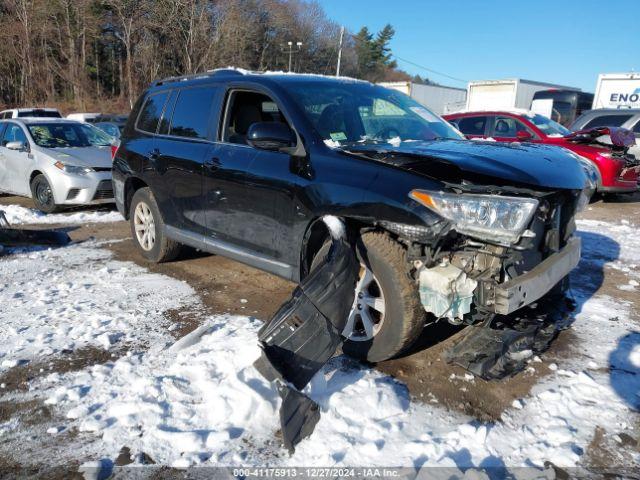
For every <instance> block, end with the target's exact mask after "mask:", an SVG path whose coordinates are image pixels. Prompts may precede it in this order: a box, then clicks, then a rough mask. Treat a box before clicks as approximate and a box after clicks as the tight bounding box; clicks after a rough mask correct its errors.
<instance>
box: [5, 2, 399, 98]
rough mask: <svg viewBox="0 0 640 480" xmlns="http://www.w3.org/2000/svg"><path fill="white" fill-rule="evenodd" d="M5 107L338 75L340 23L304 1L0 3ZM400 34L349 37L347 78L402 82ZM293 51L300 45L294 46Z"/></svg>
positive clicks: (345, 50) (365, 33)
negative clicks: (229, 81)
mask: <svg viewBox="0 0 640 480" xmlns="http://www.w3.org/2000/svg"><path fill="white" fill-rule="evenodd" d="M0 22H1V24H2V26H3V28H2V29H0V40H1V41H0V95H1V98H2V101H1V102H0V103H4V104H5V105H6V106H22V105H38V106H41V105H43V104H49V105H58V106H61V107H63V109H65V108H66V109H69V110H71V109H78V110H87V109H99V108H100V107H104V106H107V108H108V107H116V108H118V107H119V108H120V109H123V110H125V109H126V107H127V106H129V105H131V103H132V102H134V101H135V99H136V97H137V95H139V94H140V92H141V91H142V89H143V88H144V87H145V86H146V85H147V84H149V82H151V81H152V80H154V79H157V78H159V77H166V76H172V75H182V74H191V73H197V72H201V71H205V70H208V69H212V68H219V67H226V66H230V65H233V66H237V67H242V68H247V69H252V70H286V69H287V68H288V50H287V49H288V47H287V42H289V41H292V42H293V44H294V45H295V44H296V42H302V46H301V48H300V50H299V51H295V54H294V55H293V65H292V70H295V71H297V72H312V73H320V74H333V73H334V72H335V65H336V60H337V54H338V39H339V35H340V32H339V30H340V26H339V25H337V24H336V23H335V22H333V21H331V20H330V19H329V18H327V16H326V14H325V12H324V10H323V9H322V7H321V6H320V4H319V3H317V2H313V1H305V0H0ZM393 34H394V31H393V28H392V27H391V26H387V27H385V28H384V29H383V30H381V31H380V32H378V33H377V34H374V33H370V32H369V31H368V30H367V29H366V28H363V29H362V30H361V31H360V32H359V33H358V34H356V35H351V34H349V32H347V35H345V41H344V46H343V56H342V73H343V74H344V75H350V76H357V77H360V78H365V79H367V80H372V81H379V80H402V79H408V78H409V76H408V75H407V74H405V73H404V72H402V71H399V70H397V68H396V64H395V62H394V61H393V60H392V56H391V51H390V49H389V41H390V40H391V38H392V37H393ZM294 50H295V47H294Z"/></svg>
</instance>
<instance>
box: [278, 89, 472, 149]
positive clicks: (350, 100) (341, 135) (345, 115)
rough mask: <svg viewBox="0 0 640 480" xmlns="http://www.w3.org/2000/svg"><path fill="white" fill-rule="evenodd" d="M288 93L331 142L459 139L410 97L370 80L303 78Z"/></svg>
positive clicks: (331, 143) (332, 143)
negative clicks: (369, 81) (344, 80)
mask: <svg viewBox="0 0 640 480" xmlns="http://www.w3.org/2000/svg"><path fill="white" fill-rule="evenodd" d="M288 92H289V93H290V94H291V95H292V96H293V97H294V99H295V100H296V101H297V102H298V104H299V105H300V106H301V107H302V109H303V111H304V112H305V114H306V116H307V118H308V119H309V121H310V122H311V124H312V125H313V126H314V127H315V129H316V131H317V132H318V133H319V134H320V136H321V137H322V138H323V139H324V141H325V143H327V144H328V145H330V146H336V147H337V146H343V145H349V144H358V143H361V144H364V143H392V144H396V143H399V142H401V141H425V140H426V141H430V140H436V139H440V138H453V139H456V140H460V139H462V138H463V137H462V136H461V135H460V134H459V133H458V132H457V131H456V130H455V129H454V128H453V127H451V125H449V124H448V123H447V122H445V121H444V120H442V119H441V118H440V117H438V116H437V115H434V114H433V113H431V112H430V111H429V110H427V109H426V108H425V107H423V106H422V105H420V104H419V103H417V102H415V101H414V100H412V99H411V98H409V97H408V96H406V95H404V94H402V93H400V92H396V91H394V90H389V89H386V88H382V87H378V86H375V85H371V84H369V83H364V82H353V83H337V82H326V81H325V82H309V81H305V82H300V83H292V85H291V88H289V89H288Z"/></svg>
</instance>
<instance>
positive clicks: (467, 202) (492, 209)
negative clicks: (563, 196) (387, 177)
mask: <svg viewBox="0 0 640 480" xmlns="http://www.w3.org/2000/svg"><path fill="white" fill-rule="evenodd" d="M409 197H411V198H412V199H413V200H415V201H417V202H418V203H420V204H422V205H424V206H425V207H427V208H429V209H430V210H433V211H434V212H436V213H437V214H439V215H440V216H442V217H444V218H446V219H447V220H449V221H451V222H452V223H453V224H454V228H455V229H456V230H457V231H458V232H460V233H464V234H467V235H470V236H473V237H477V238H480V239H483V240H488V241H492V242H496V243H501V244H511V243H515V242H517V241H518V240H519V239H520V236H521V235H522V233H523V232H524V230H525V229H526V228H527V226H528V225H529V222H530V221H531V217H532V216H533V213H534V212H535V210H536V208H537V206H538V201H537V200H535V199H533V198H517V197H503V196H499V195H477V194H455V193H444V192H430V191H426V190H412V191H411V192H410V193H409Z"/></svg>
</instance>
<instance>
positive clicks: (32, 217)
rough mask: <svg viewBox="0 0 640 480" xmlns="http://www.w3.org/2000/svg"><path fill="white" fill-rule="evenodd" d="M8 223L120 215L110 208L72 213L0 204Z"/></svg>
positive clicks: (99, 219)
mask: <svg viewBox="0 0 640 480" xmlns="http://www.w3.org/2000/svg"><path fill="white" fill-rule="evenodd" d="M0 210H3V211H4V213H5V215H6V217H7V220H9V223H10V224H13V225H21V224H36V223H42V224H54V223H56V224H58V223H65V224H83V223H98V222H118V221H122V220H123V218H122V215H120V214H119V213H118V212H117V211H112V210H108V211H107V210H88V211H81V212H73V213H49V214H46V213H42V212H40V211H39V210H35V209H33V208H25V207H21V206H20V205H3V204H0Z"/></svg>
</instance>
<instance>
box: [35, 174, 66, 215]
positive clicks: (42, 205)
mask: <svg viewBox="0 0 640 480" xmlns="http://www.w3.org/2000/svg"><path fill="white" fill-rule="evenodd" d="M31 198H32V199H33V203H35V205H36V208H37V209H38V210H40V211H41V212H43V213H55V212H58V211H60V207H59V206H58V205H56V202H55V199H54V198H53V190H51V185H50V184H49V180H47V177H45V176H44V175H42V174H40V175H36V176H35V177H34V179H33V180H31Z"/></svg>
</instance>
